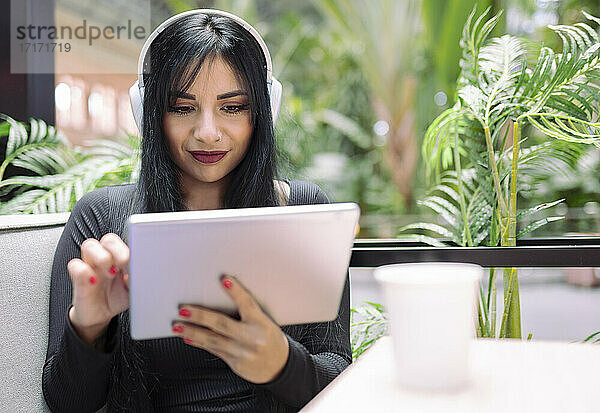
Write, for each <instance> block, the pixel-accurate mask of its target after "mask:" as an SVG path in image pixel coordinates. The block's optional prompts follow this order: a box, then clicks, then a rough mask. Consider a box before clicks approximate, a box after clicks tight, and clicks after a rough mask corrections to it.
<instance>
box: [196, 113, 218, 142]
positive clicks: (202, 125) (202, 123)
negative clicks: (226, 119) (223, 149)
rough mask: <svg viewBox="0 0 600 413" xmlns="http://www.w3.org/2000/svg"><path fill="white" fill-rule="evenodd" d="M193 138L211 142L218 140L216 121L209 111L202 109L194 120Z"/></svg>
mask: <svg viewBox="0 0 600 413" xmlns="http://www.w3.org/2000/svg"><path fill="white" fill-rule="evenodd" d="M192 132H193V135H194V138H195V139H197V140H199V141H202V142H206V143H213V142H218V141H219V140H220V132H219V128H218V127H217V122H216V119H215V117H214V115H213V114H212V113H211V111H208V110H206V111H203V112H202V113H201V115H200V116H198V119H197V120H196V122H194V128H193V131H192Z"/></svg>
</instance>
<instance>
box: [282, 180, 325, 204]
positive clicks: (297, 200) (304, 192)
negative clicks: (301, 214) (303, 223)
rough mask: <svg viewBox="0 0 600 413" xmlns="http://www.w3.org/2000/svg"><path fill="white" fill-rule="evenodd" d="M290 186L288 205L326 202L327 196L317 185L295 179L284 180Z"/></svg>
mask: <svg viewBox="0 0 600 413" xmlns="http://www.w3.org/2000/svg"><path fill="white" fill-rule="evenodd" d="M285 182H287V183H288V184H289V187H290V196H289V200H290V202H289V205H307V204H328V203H329V198H327V195H326V194H325V192H324V191H323V190H322V189H321V188H320V187H319V185H317V184H315V183H314V182H310V181H302V180H297V179H288V180H285Z"/></svg>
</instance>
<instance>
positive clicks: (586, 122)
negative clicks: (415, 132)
mask: <svg viewBox="0 0 600 413" xmlns="http://www.w3.org/2000/svg"><path fill="white" fill-rule="evenodd" d="M488 14H489V9H488V10H487V11H486V12H484V13H483V14H481V15H480V16H479V17H478V18H477V19H475V9H473V11H472V12H471V14H470V16H469V18H468V19H467V22H466V24H465V26H464V30H463V35H462V39H461V48H462V51H463V54H462V59H461V74H460V76H459V79H458V81H457V101H456V104H455V105H454V106H453V107H452V108H450V109H448V110H446V111H445V112H443V113H442V114H441V115H440V116H439V117H438V118H437V119H435V120H434V121H433V123H432V124H431V125H430V127H429V128H428V130H427V132H426V135H425V139H424V142H423V146H422V152H423V158H424V161H425V165H426V170H427V172H428V174H429V177H430V178H431V179H432V181H433V182H434V186H433V187H432V189H431V190H430V192H429V196H428V197H427V198H426V199H425V200H424V201H422V202H421V203H422V205H424V206H426V207H428V208H430V209H432V210H433V211H434V212H436V213H437V214H438V215H439V216H440V217H441V218H442V220H443V222H444V224H443V225H437V224H426V223H419V224H414V225H410V226H408V227H405V228H403V231H409V230H415V229H419V230H426V231H431V232H433V233H435V234H438V235H441V236H442V237H447V238H450V239H451V240H452V241H454V242H455V243H457V244H459V245H463V246H477V245H493V246H496V245H501V246H515V245H516V240H517V238H519V237H520V236H523V235H525V234H527V233H529V232H531V231H533V230H535V229H537V228H539V227H541V226H542V225H545V224H547V223H548V222H551V221H552V220H556V219H560V217H550V218H544V219H541V220H538V221H535V222H533V223H532V224H530V225H529V226H527V227H526V228H524V229H522V230H521V231H520V232H517V223H518V221H519V220H520V219H521V218H524V217H526V216H529V215H531V214H534V213H536V212H538V211H540V210H543V209H547V208H551V207H552V206H554V205H556V204H557V203H558V202H560V200H558V201H555V202H549V203H546V204H542V205H538V206H536V207H533V208H529V209H527V210H524V211H521V212H517V196H518V193H519V191H520V190H522V189H523V188H522V185H520V184H519V181H518V178H519V176H521V177H523V176H527V177H528V178H532V177H533V178H535V177H539V178H540V179H543V177H544V176H547V175H548V173H552V172H555V173H556V172H560V171H561V170H563V169H565V168H573V167H574V166H575V165H576V162H577V160H578V158H579V156H580V155H581V154H583V153H584V152H585V146H584V145H579V144H582V143H584V144H593V145H596V146H600V123H599V122H598V117H599V107H600V94H599V93H598V88H599V86H598V84H597V80H598V79H600V56H599V49H600V41H599V37H598V33H597V32H596V30H594V29H593V28H592V27H590V26H589V25H588V24H586V23H577V24H575V25H573V26H551V27H550V28H551V29H552V30H553V31H554V32H555V33H556V34H557V35H558V36H559V37H560V38H561V39H562V43H563V48H562V52H561V53H555V52H554V51H553V50H551V49H549V48H547V47H541V48H539V49H537V50H535V49H533V50H532V48H531V47H527V44H526V43H525V42H524V41H522V40H520V39H518V38H516V37H513V36H509V35H505V36H502V37H498V38H492V39H490V38H489V36H490V33H491V31H492V30H493V28H494V26H495V25H496V23H497V22H498V19H499V17H500V15H499V14H498V15H496V16H494V17H492V18H489V19H487V20H486V17H487V16H488ZM585 16H586V17H587V18H588V20H590V21H592V22H595V23H600V20H598V19H597V18H595V17H593V16H591V15H588V14H585ZM534 52H535V54H537V58H532V55H533V54H534ZM525 126H529V127H531V128H533V129H535V130H537V131H538V133H541V134H542V135H543V136H545V137H547V138H548V139H546V140H545V141H544V142H543V143H542V144H539V145H531V146H528V147H526V145H524V143H525V142H526V139H522V137H521V131H522V130H523V127H525ZM423 239H425V240H426V241H427V240H429V241H431V242H432V243H436V244H439V241H437V240H435V239H434V238H423ZM495 281H496V271H495V269H490V274H489V279H488V285H487V292H485V291H484V288H483V286H482V288H481V297H480V312H479V323H478V334H479V335H480V336H484V337H496V335H497V334H496V290H495V285H496V284H495ZM503 285H504V288H503V290H504V312H503V315H502V317H501V325H500V329H499V332H498V336H499V337H521V323H520V307H519V284H518V276H517V270H516V268H505V269H504V270H503Z"/></svg>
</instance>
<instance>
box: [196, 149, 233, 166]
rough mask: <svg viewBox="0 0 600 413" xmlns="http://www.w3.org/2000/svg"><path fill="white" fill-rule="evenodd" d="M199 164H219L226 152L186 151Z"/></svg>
mask: <svg viewBox="0 0 600 413" xmlns="http://www.w3.org/2000/svg"><path fill="white" fill-rule="evenodd" d="M188 152H189V153H190V155H192V156H193V157H194V159H195V160H197V161H198V162H200V163H204V164H211V163H216V162H219V161H220V160H221V159H223V157H224V156H225V155H227V152H228V151H188Z"/></svg>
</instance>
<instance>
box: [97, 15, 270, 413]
mask: <svg viewBox="0 0 600 413" xmlns="http://www.w3.org/2000/svg"><path fill="white" fill-rule="evenodd" d="M215 57H220V58H222V59H223V60H224V61H225V62H226V63H228V65H229V66H230V67H231V69H232V71H233V73H234V74H235V76H236V78H237V80H238V82H239V83H240V85H241V86H242V87H243V88H244V89H245V90H246V91H247V93H248V98H249V103H250V110H251V119H252V128H253V132H252V136H251V141H250V144H249V147H248V150H247V152H246V155H245V156H244V158H243V159H242V161H241V162H240V163H239V165H238V166H237V167H236V168H235V169H234V170H233V171H232V172H231V173H230V174H231V175H230V179H229V181H228V182H229V183H228V187H227V189H226V192H225V199H224V205H225V207H226V208H243V207H259V206H276V205H279V200H280V198H279V197H278V195H277V192H276V190H275V185H274V178H275V176H276V161H275V160H276V148H275V139H274V136H273V122H272V117H271V107H270V100H269V95H268V89H267V77H266V60H265V56H264V55H263V52H262V49H261V48H260V46H259V44H258V42H257V41H256V39H255V38H254V37H253V36H252V35H251V34H250V33H249V32H248V31H247V30H246V29H244V28H243V27H242V26H240V25H239V24H238V23H237V22H235V21H234V20H232V19H229V18H227V17H224V16H216V15H209V14H193V15H188V16H185V17H183V18H181V19H179V20H177V21H176V22H174V23H173V24H171V25H169V26H168V27H167V28H166V29H165V30H164V31H163V32H161V33H160V34H159V35H158V36H157V37H156V39H155V40H154V41H153V42H152V44H151V46H150V49H149V53H148V54H147V55H146V59H145V62H144V85H145V90H144V100H143V107H144V111H143V112H144V115H143V131H142V146H141V169H140V179H139V181H138V184H137V186H136V192H135V200H134V204H133V205H132V212H168V211H180V210H183V209H184V207H183V199H182V188H181V187H180V171H179V169H178V167H177V165H176V164H175V162H174V161H173V160H172V158H171V155H170V153H169V149H168V145H167V142H166V138H165V133H164V129H163V115H164V114H165V112H166V111H167V110H168V108H169V106H170V105H171V104H172V103H173V102H170V95H171V94H170V92H172V91H186V90H187V89H188V88H189V87H190V86H191V85H192V83H193V82H194V79H195V78H196V75H197V74H198V72H199V70H200V68H201V66H202V65H203V64H210V62H211V61H212V59H214V58H215ZM119 321H120V325H121V328H122V330H123V331H122V333H121V334H120V337H119V340H120V341H121V342H120V351H119V353H118V354H117V355H116V359H115V362H114V370H113V380H114V381H113V383H112V386H111V390H110V392H109V396H108V400H107V408H108V411H143V412H151V411H153V408H152V401H151V392H152V390H153V387H154V386H155V385H156V384H157V382H156V380H153V378H152V375H151V374H148V372H146V374H143V373H142V370H143V368H144V360H143V357H142V351H141V346H143V345H144V342H143V341H142V342H137V341H134V340H132V339H131V337H130V334H129V311H125V312H124V313H122V314H121V316H120V320H119Z"/></svg>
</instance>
